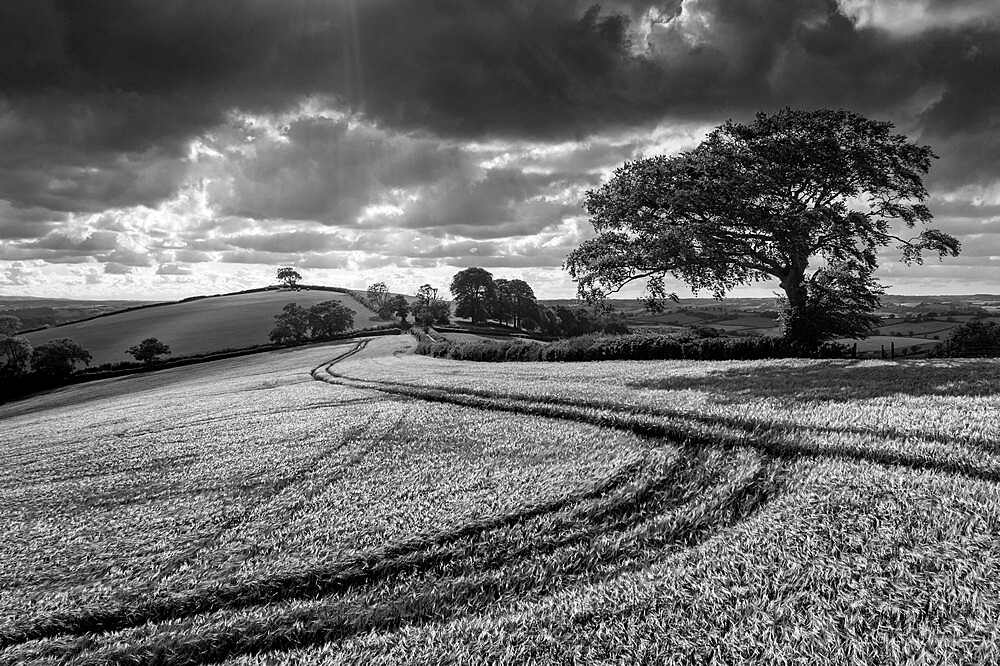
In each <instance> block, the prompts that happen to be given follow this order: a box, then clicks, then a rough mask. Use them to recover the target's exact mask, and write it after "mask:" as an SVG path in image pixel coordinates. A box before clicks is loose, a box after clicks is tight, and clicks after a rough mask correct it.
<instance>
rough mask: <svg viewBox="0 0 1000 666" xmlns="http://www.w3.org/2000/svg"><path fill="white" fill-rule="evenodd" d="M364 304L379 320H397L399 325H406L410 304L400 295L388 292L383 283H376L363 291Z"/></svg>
mask: <svg viewBox="0 0 1000 666" xmlns="http://www.w3.org/2000/svg"><path fill="white" fill-rule="evenodd" d="M364 300H365V304H366V305H367V306H368V308H369V309H371V310H374V311H375V313H376V314H378V316H379V318H381V319H385V320H390V319H394V318H398V319H399V321H400V323H406V316H407V315H408V314H410V302H409V301H407V300H406V297H405V296H403V295H402V294H393V293H390V292H389V287H387V286H386V284H385V282H376V283H375V284H373V285H370V286H369V287H368V289H367V290H366V291H365V298H364Z"/></svg>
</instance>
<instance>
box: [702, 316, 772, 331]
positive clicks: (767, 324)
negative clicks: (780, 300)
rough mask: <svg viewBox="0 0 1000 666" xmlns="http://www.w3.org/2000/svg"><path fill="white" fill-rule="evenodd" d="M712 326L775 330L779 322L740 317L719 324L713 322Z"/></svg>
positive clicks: (766, 318)
mask: <svg viewBox="0 0 1000 666" xmlns="http://www.w3.org/2000/svg"><path fill="white" fill-rule="evenodd" d="M711 325H712V326H746V327H748V328H774V327H775V326H777V325H778V322H777V321H776V320H774V319H770V318H769V317H756V316H748V317H740V318H738V319H725V320H723V321H719V322H712V324H711Z"/></svg>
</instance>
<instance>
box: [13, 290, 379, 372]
mask: <svg viewBox="0 0 1000 666" xmlns="http://www.w3.org/2000/svg"><path fill="white" fill-rule="evenodd" d="M331 300H332V301H338V302H340V303H342V304H343V305H344V306H346V307H348V308H350V309H351V310H353V311H354V313H355V315H354V325H355V327H357V328H363V327H365V326H367V325H369V324H371V323H372V322H371V321H370V318H371V317H373V316H375V313H374V312H372V311H371V310H368V309H367V308H365V307H364V306H362V305H361V304H360V303H358V302H357V301H356V300H354V299H353V298H351V297H350V296H347V295H346V294H340V293H336V292H328V291H284V290H281V291H265V292H258V293H252V294H237V295H233V296H217V297H212V298H205V299H201V300H196V301H191V302H187V303H176V304H171V305H163V306H157V307H153V308H144V309H141V310H135V311H132V312H123V313H121V314H115V315H110V316H107V317H100V318H98V319H92V320H90V321H84V322H80V323H75V324H66V325H64V326H58V327H53V328H49V329H45V330H42V331H36V332H34V333H28V334H26V335H25V337H26V338H27V339H28V340H29V341H30V342H31V344H32V345H36V346H37V345H40V344H42V343H44V342H47V341H49V340H53V339H55V338H72V339H73V340H76V341H77V342H78V343H79V344H80V345H82V346H83V347H84V348H85V349H87V350H88V351H89V352H90V353H91V355H92V356H93V361H92V362H91V364H92V365H99V364H101V363H108V362H113V361H126V360H133V359H132V357H131V356H129V355H128V354H126V353H125V350H126V349H128V348H129V347H131V346H132V345H134V344H136V343H137V342H139V341H141V340H143V339H144V338H148V337H155V338H159V339H160V340H162V341H163V342H165V343H167V344H168V345H169V346H170V350H171V352H173V354H174V355H180V354H198V353H203V352H210V351H216V350H218V349H223V348H234V347H247V346H250V345H255V344H263V343H266V342H268V337H267V336H268V333H270V331H271V329H272V328H273V327H274V315H276V314H277V313H278V312H280V311H281V308H282V307H284V305H285V304H286V303H290V302H295V303H298V304H300V305H302V306H303V307H308V306H310V305H314V304H316V303H321V302H323V301H331Z"/></svg>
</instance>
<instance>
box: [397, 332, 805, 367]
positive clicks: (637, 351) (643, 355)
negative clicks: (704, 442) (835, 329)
mask: <svg viewBox="0 0 1000 666" xmlns="http://www.w3.org/2000/svg"><path fill="white" fill-rule="evenodd" d="M416 352H417V353H418V354H424V355H426V356H433V357H435V358H450V359H454V360H457V361H487V362H500V361H611V360H616V361H621V360H653V359H656V360H673V359H688V360H697V361H723V360H756V359H763V358H787V357H790V356H795V354H794V353H793V351H792V350H791V349H790V348H789V347H788V345H787V344H785V342H784V341H783V340H782V339H781V338H773V337H767V336H755V337H741V338H721V337H720V338H702V339H691V338H684V337H678V336H673V335H659V334H650V333H632V334H629V335H582V336H579V337H575V338H568V339H566V340H559V341H557V342H553V343H550V344H548V345H539V344H532V343H528V342H523V341H521V340H483V341H481V342H454V341H449V340H442V341H437V342H435V341H432V340H426V339H425V340H421V341H420V343H419V344H418V345H417V350H416Z"/></svg>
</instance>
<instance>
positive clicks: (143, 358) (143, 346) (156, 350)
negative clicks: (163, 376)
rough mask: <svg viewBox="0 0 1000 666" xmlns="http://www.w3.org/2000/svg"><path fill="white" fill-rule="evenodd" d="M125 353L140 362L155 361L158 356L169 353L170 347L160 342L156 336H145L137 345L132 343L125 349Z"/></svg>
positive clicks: (148, 362)
mask: <svg viewBox="0 0 1000 666" xmlns="http://www.w3.org/2000/svg"><path fill="white" fill-rule="evenodd" d="M125 351H126V353H128V354H131V355H132V356H134V357H135V360H137V361H139V362H141V363H146V364H150V363H155V362H156V361H158V360H159V358H157V357H159V356H166V355H168V354H170V347H168V346H167V345H165V344H164V343H163V342H160V340H159V339H158V338H146V339H145V340H143V341H142V342H140V343H139V344H137V345H132V346H131V347H129V348H128V349H127V350H125Z"/></svg>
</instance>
